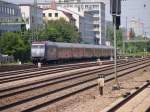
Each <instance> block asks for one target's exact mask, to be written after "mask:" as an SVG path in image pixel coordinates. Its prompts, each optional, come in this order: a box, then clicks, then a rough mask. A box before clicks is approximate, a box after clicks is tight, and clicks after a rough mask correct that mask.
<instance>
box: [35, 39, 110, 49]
mask: <svg viewBox="0 0 150 112" xmlns="http://www.w3.org/2000/svg"><path fill="white" fill-rule="evenodd" d="M33 44H46V45H51V46H57V47H64V48H65V47H74V48H107V49H108V48H110V49H113V47H112V46H105V45H92V44H79V43H63V42H51V41H45V42H43V41H42V42H38V41H37V42H33Z"/></svg>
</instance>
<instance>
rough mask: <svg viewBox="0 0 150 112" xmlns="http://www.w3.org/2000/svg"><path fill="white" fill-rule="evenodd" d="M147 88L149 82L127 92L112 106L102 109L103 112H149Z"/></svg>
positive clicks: (149, 92)
mask: <svg viewBox="0 0 150 112" xmlns="http://www.w3.org/2000/svg"><path fill="white" fill-rule="evenodd" d="M149 87H150V81H149V80H147V82H145V83H144V84H143V85H142V86H140V87H138V88H135V90H133V91H131V92H128V93H127V94H126V95H124V97H123V98H120V99H119V100H118V101H116V102H114V104H113V106H111V107H108V108H106V109H104V110H103V112H125V111H128V112H131V111H132V112H149V110H150V105H149V102H150V101H148V100H147V98H149V97H150V91H149ZM142 105H144V106H142ZM143 107H145V108H143Z"/></svg>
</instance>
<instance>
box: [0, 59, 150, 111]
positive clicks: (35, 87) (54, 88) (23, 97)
mask: <svg viewBox="0 0 150 112" xmlns="http://www.w3.org/2000/svg"><path fill="white" fill-rule="evenodd" d="M129 63H130V64H129ZM129 63H128V64H120V65H118V72H119V75H120V76H122V75H125V74H126V73H129V72H133V71H135V70H137V69H140V68H144V67H146V66H149V65H150V60H149V59H142V60H139V62H138V61H137V60H136V63H135V62H132V63H131V62H129ZM125 65H126V66H125ZM112 69H113V67H108V68H102V69H97V70H93V71H91V70H90V71H86V72H83V73H80V72H79V73H74V74H70V75H69V76H68V75H67V76H65V75H64V76H62V77H55V78H53V79H49V80H47V82H46V81H43V82H40V83H39V82H37V83H30V84H27V85H21V86H16V87H12V88H11V87H10V88H7V89H3V90H1V91H0V97H1V98H2V103H1V106H0V110H1V111H6V112H7V111H10V110H11V111H16V110H18V111H24V112H29V111H34V110H38V109H40V108H42V107H45V106H47V105H50V104H53V103H55V102H57V101H59V100H62V99H64V98H66V97H68V96H71V95H74V94H76V93H78V92H81V91H84V90H87V89H89V88H91V87H94V86H96V85H97V83H96V82H97V81H96V80H97V78H98V74H99V73H101V74H104V75H105V76H106V81H109V80H111V79H113V70H112ZM8 100H9V102H7V101H8Z"/></svg>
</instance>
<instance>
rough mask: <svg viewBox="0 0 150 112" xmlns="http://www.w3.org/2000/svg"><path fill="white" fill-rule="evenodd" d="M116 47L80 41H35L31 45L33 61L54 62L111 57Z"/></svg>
mask: <svg viewBox="0 0 150 112" xmlns="http://www.w3.org/2000/svg"><path fill="white" fill-rule="evenodd" d="M113 51H114V48H113V47H111V46H104V45H89V44H78V43H61V42H50V41H42V42H40V41H35V42H32V46H31V58H32V62H33V63H37V62H42V63H47V62H52V61H53V62H54V61H57V62H58V61H61V60H73V59H74V60H75V59H91V58H110V57H112V56H113Z"/></svg>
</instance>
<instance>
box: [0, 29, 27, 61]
mask: <svg viewBox="0 0 150 112" xmlns="http://www.w3.org/2000/svg"><path fill="white" fill-rule="evenodd" d="M0 48H1V52H2V54H7V55H13V56H14V58H15V59H16V60H17V59H19V60H21V61H24V60H27V59H29V54H28V53H29V52H28V50H29V46H27V45H26V44H25V41H24V40H23V38H21V35H20V34H19V33H13V32H6V33H4V34H2V36H1V38H0Z"/></svg>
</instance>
